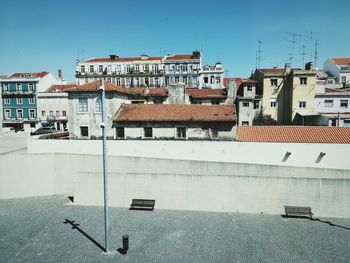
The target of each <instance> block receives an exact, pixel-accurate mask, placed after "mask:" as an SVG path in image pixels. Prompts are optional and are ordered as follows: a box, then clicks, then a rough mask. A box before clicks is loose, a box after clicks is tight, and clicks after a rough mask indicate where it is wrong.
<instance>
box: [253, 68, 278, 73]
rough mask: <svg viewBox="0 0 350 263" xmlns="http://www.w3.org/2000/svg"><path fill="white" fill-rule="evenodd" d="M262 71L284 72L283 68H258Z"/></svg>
mask: <svg viewBox="0 0 350 263" xmlns="http://www.w3.org/2000/svg"><path fill="white" fill-rule="evenodd" d="M258 70H260V71H261V72H263V73H265V74H266V73H268V74H269V73H272V74H282V73H283V72H284V68H259V69H258Z"/></svg>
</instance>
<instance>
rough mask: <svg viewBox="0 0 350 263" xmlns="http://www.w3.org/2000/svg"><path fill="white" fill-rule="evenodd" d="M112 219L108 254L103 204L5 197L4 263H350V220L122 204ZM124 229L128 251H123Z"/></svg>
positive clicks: (0, 240)
mask: <svg viewBox="0 0 350 263" xmlns="http://www.w3.org/2000/svg"><path fill="white" fill-rule="evenodd" d="M109 218H110V250H111V253H110V254H109V255H105V254H104V253H102V251H101V249H100V248H99V245H98V244H100V245H101V246H103V245H104V244H103V240H104V235H103V234H104V232H103V229H104V228H103V208H102V207H83V206H75V205H71V204H70V202H69V200H68V199H67V198H66V197H62V196H49V197H35V198H24V199H9V200H0V262H332V263H333V262H350V219H340V218H332V219H330V218H327V219H326V218H321V219H320V220H321V221H318V220H315V221H311V220H308V219H297V218H282V217H281V216H278V215H255V214H237V213H212V212H191V211H170V210H157V209H156V210H154V211H153V212H147V211H129V210H127V209H122V208H110V217H109ZM66 219H69V220H74V221H75V222H76V223H78V224H79V226H78V228H79V229H80V231H79V230H77V229H72V226H71V225H70V224H65V223H64V221H65V220H66ZM327 222H328V223H327ZM330 222H332V224H331V223H330ZM84 234H85V235H84ZM124 234H128V235H129V237H130V245H129V246H130V249H129V252H128V254H127V255H121V254H119V253H118V252H117V249H118V248H119V247H121V245H122V236H123V235H124ZM95 243H98V244H95Z"/></svg>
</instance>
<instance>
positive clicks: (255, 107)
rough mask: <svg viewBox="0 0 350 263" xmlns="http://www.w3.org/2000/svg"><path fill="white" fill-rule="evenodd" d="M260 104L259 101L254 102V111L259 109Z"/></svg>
mask: <svg viewBox="0 0 350 263" xmlns="http://www.w3.org/2000/svg"><path fill="white" fill-rule="evenodd" d="M259 104H260V102H259V101H258V100H255V101H254V110H256V109H259Z"/></svg>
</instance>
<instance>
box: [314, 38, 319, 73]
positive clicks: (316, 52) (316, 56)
mask: <svg viewBox="0 0 350 263" xmlns="http://www.w3.org/2000/svg"><path fill="white" fill-rule="evenodd" d="M314 59H315V67H317V59H318V42H317V39H316V40H315V56H314Z"/></svg>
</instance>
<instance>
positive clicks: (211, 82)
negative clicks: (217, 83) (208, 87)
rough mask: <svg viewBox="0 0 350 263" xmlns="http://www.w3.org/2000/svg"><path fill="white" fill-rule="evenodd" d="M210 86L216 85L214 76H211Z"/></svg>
mask: <svg viewBox="0 0 350 263" xmlns="http://www.w3.org/2000/svg"><path fill="white" fill-rule="evenodd" d="M210 84H214V76H210Z"/></svg>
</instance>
